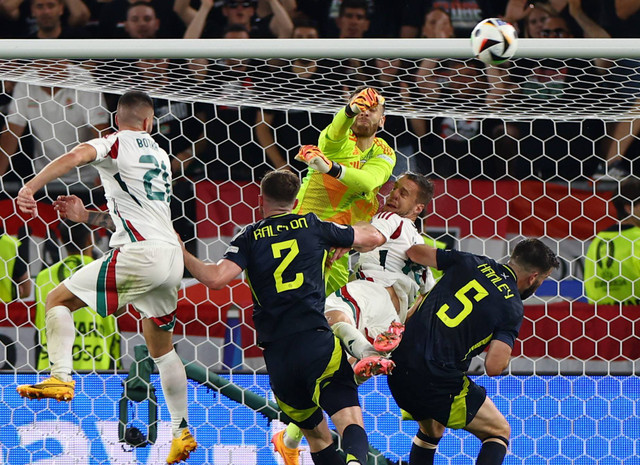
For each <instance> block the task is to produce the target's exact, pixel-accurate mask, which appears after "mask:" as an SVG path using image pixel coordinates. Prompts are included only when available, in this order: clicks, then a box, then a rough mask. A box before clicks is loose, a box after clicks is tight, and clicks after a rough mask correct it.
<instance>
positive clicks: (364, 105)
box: [272, 88, 396, 465]
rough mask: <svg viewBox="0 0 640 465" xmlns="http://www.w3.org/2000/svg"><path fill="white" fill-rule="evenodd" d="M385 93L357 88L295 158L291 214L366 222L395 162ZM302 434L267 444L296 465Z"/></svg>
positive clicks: (330, 284)
mask: <svg viewBox="0 0 640 465" xmlns="http://www.w3.org/2000/svg"><path fill="white" fill-rule="evenodd" d="M384 101H385V99H384V97H383V96H381V95H380V94H379V93H378V92H377V91H376V90H375V89H372V88H359V89H357V90H356V91H355V92H354V94H353V95H352V96H351V98H350V99H349V103H348V104H347V105H346V106H345V107H344V108H343V109H341V110H340V111H338V113H337V114H336V115H335V116H334V118H333V121H332V122H331V124H329V126H327V127H326V128H325V129H324V130H323V131H322V132H321V133H320V137H319V138H318V146H317V147H316V146H313V145H305V146H303V147H302V148H301V149H300V152H299V153H298V155H296V159H297V160H299V161H302V162H304V163H306V164H307V165H308V166H309V171H308V173H307V176H306V177H305V178H304V179H303V180H302V186H301V188H300V192H299V194H298V197H297V200H298V203H297V205H296V207H295V208H294V210H293V212H294V213H297V214H299V215H304V214H306V213H315V214H316V215H317V216H318V217H319V218H320V219H321V220H325V221H333V222H335V223H338V224H348V225H353V224H356V223H357V222H359V221H367V222H368V221H370V220H371V218H372V217H373V215H375V214H376V213H377V211H378V206H379V205H378V199H377V194H378V190H379V189H380V187H381V186H382V185H383V184H384V183H385V182H387V181H388V180H389V177H390V176H391V172H392V171H393V167H394V166H395V164H396V154H395V152H394V150H393V149H392V148H391V147H390V146H389V144H387V143H386V142H385V141H384V140H382V139H380V138H379V137H376V133H377V131H378V130H379V129H381V128H382V126H383V125H384ZM348 278H349V257H348V255H345V256H343V257H342V258H340V259H339V260H337V261H335V262H334V263H333V264H332V266H331V269H330V270H329V272H328V274H327V275H326V292H327V295H330V294H332V293H333V292H335V291H337V290H338V289H340V288H341V287H342V286H344V285H345V284H347V281H348ZM301 439H302V432H301V431H300V429H299V428H298V427H297V426H296V425H294V424H293V423H291V424H289V426H288V427H287V429H286V430H283V431H280V432H279V433H277V434H276V435H275V436H274V437H273V439H272V442H273V444H274V446H275V449H276V451H277V452H278V453H279V454H280V455H281V456H282V458H283V460H284V464H285V465H299V463H300V462H299V451H300V449H299V448H298V444H299V443H300V440H301Z"/></svg>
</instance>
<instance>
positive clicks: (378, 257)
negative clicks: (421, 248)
mask: <svg viewBox="0 0 640 465" xmlns="http://www.w3.org/2000/svg"><path fill="white" fill-rule="evenodd" d="M371 224H372V225H373V226H375V228H376V229H377V230H378V231H380V232H381V233H382V235H383V236H384V237H385V238H386V239H387V241H386V242H385V243H384V244H383V245H381V246H380V247H378V248H377V249H375V250H372V251H371V252H365V253H361V254H360V258H359V260H358V264H357V266H356V270H357V271H356V275H355V276H356V279H367V280H369V281H374V282H376V283H378V284H381V285H383V286H385V287H390V286H393V288H394V289H395V291H396V294H398V297H399V298H400V301H401V307H406V306H410V305H411V304H412V303H413V301H414V300H415V298H416V297H417V295H418V292H420V293H422V294H424V293H426V292H428V291H429V290H430V289H431V288H432V287H433V286H434V285H435V280H434V279H433V275H432V274H431V270H430V269H429V268H426V267H424V266H422V265H418V264H417V263H413V262H412V261H411V260H409V257H407V250H408V249H409V247H411V246H412V245H415V244H424V240H423V238H422V236H421V235H420V233H418V230H417V229H416V227H415V225H414V224H413V221H411V220H410V219H409V218H403V217H401V216H399V215H398V214H396V213H393V212H381V213H378V214H377V215H375V216H374V217H373V219H372V220H371ZM402 310H403V309H401V311H402Z"/></svg>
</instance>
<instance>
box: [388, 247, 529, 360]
mask: <svg viewBox="0 0 640 465" xmlns="http://www.w3.org/2000/svg"><path fill="white" fill-rule="evenodd" d="M437 262H438V269H440V270H443V271H444V274H443V276H442V278H440V281H438V283H437V284H436V285H435V287H434V288H433V289H432V290H431V292H430V293H429V294H428V295H427V297H426V298H425V299H424V301H423V302H422V304H421V305H420V308H419V309H418V310H417V311H416V312H415V314H414V315H413V316H412V317H411V318H410V319H409V320H407V323H406V330H405V332H404V335H403V337H402V342H401V343H400V345H399V346H398V348H397V349H396V350H395V351H394V352H393V360H394V361H396V363H398V364H407V365H410V366H411V365H413V366H415V365H416V364H419V363H421V362H423V361H433V362H436V363H438V364H439V365H440V366H442V367H446V368H453V369H457V370H460V371H466V370H468V368H469V364H470V363H471V359H472V358H473V357H474V356H475V355H477V354H479V353H481V352H482V351H483V350H484V349H485V347H486V346H487V345H488V344H489V343H490V342H491V340H493V339H498V340H500V341H502V342H504V343H506V344H508V345H509V346H511V347H513V343H514V341H515V339H516V338H517V337H518V332H519V331H520V325H521V324H522V318H523V314H524V308H523V305H522V300H521V299H520V293H519V292H518V288H517V286H516V275H515V272H514V271H513V270H512V269H511V268H510V267H509V266H507V265H501V264H499V263H497V262H496V261H494V260H492V259H490V258H487V257H482V256H478V255H473V254H469V253H465V252H458V251H456V250H440V249H438V251H437ZM420 354H421V355H422V356H420Z"/></svg>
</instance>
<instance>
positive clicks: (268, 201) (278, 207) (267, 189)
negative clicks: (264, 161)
mask: <svg viewBox="0 0 640 465" xmlns="http://www.w3.org/2000/svg"><path fill="white" fill-rule="evenodd" d="M299 190H300V179H298V176H297V175H296V174H294V173H292V172H291V171H289V170H275V171H270V172H269V173H267V174H265V176H264V178H262V182H261V183H260V197H259V199H258V203H259V205H260V213H261V214H262V216H263V217H266V216H270V213H271V212H276V211H277V212H279V213H281V212H282V211H283V210H286V211H291V210H292V209H293V207H294V205H295V203H296V196H297V195H298V191H299Z"/></svg>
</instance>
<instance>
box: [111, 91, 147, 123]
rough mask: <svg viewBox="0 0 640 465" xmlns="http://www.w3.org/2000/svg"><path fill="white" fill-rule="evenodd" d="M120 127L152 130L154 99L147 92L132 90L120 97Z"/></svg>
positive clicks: (117, 118) (117, 115)
mask: <svg viewBox="0 0 640 465" xmlns="http://www.w3.org/2000/svg"><path fill="white" fill-rule="evenodd" d="M116 125H117V126H118V128H119V129H124V128H127V129H137V130H139V131H146V132H151V129H152V128H153V100H151V97H149V95H148V94H147V93H145V92H141V91H137V90H132V91H129V92H127V93H125V94H123V95H122V97H120V100H118V108H117V110H116Z"/></svg>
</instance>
